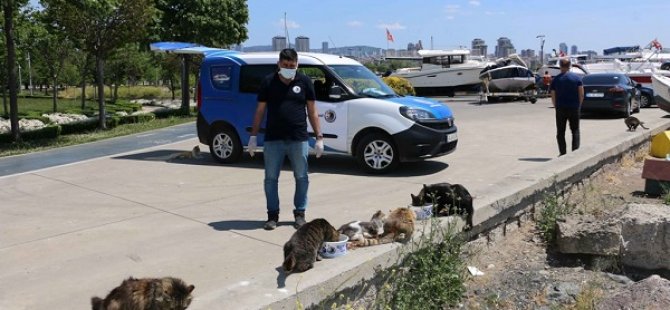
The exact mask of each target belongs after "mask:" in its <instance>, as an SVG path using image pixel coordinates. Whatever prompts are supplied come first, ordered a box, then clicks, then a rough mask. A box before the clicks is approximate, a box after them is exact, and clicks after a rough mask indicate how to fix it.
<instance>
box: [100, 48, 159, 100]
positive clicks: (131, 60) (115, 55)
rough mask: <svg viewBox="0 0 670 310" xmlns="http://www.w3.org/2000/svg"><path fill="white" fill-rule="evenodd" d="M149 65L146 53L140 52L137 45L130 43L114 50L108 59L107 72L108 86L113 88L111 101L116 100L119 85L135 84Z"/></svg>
mask: <svg viewBox="0 0 670 310" xmlns="http://www.w3.org/2000/svg"><path fill="white" fill-rule="evenodd" d="M148 63H149V56H148V55H147V52H141V51H140V49H139V44H137V43H131V44H127V45H125V46H124V47H122V48H118V49H116V50H114V51H113V52H112V53H111V54H110V57H109V59H108V62H107V66H108V67H109V70H107V72H108V73H109V74H108V79H107V81H108V82H109V83H110V86H113V87H114V88H113V91H112V101H116V100H117V99H118V90H119V86H120V85H121V84H125V83H130V84H136V81H137V80H138V79H140V78H141V76H142V74H143V73H144V71H145V68H146V67H147V65H148Z"/></svg>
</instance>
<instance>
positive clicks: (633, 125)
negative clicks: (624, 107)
mask: <svg viewBox="0 0 670 310" xmlns="http://www.w3.org/2000/svg"><path fill="white" fill-rule="evenodd" d="M623 122H624V123H626V127H628V131H635V130H637V126H640V127H642V128H644V129H649V128H647V127H644V122H642V121H640V120H639V119H638V118H637V117H635V116H629V117H626V119H624V120H623Z"/></svg>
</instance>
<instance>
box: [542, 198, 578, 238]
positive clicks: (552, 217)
mask: <svg viewBox="0 0 670 310" xmlns="http://www.w3.org/2000/svg"><path fill="white" fill-rule="evenodd" d="M575 208H576V206H575V205H574V204H572V203H570V201H569V200H567V199H561V197H560V195H559V193H558V191H557V190H556V185H554V189H553V192H552V193H545V195H544V200H543V201H542V209H541V210H540V216H539V218H538V219H537V222H536V225H537V228H538V230H539V232H540V233H541V234H542V237H543V238H544V240H545V242H547V243H548V244H552V243H553V242H554V241H555V240H556V221H557V220H558V219H559V218H560V217H562V216H564V215H566V214H570V213H571V212H573V211H574V210H575Z"/></svg>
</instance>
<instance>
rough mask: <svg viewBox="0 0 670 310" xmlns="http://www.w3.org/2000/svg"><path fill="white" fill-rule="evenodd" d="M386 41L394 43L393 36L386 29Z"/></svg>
mask: <svg viewBox="0 0 670 310" xmlns="http://www.w3.org/2000/svg"><path fill="white" fill-rule="evenodd" d="M386 41H391V42H393V35H392V34H391V32H390V31H389V29H388V28H386Z"/></svg>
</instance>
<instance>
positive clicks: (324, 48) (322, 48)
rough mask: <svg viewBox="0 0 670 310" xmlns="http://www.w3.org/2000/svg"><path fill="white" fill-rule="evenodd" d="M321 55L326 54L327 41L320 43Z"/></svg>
mask: <svg viewBox="0 0 670 310" xmlns="http://www.w3.org/2000/svg"><path fill="white" fill-rule="evenodd" d="M321 53H324V54H327V53H328V41H323V42H321Z"/></svg>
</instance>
